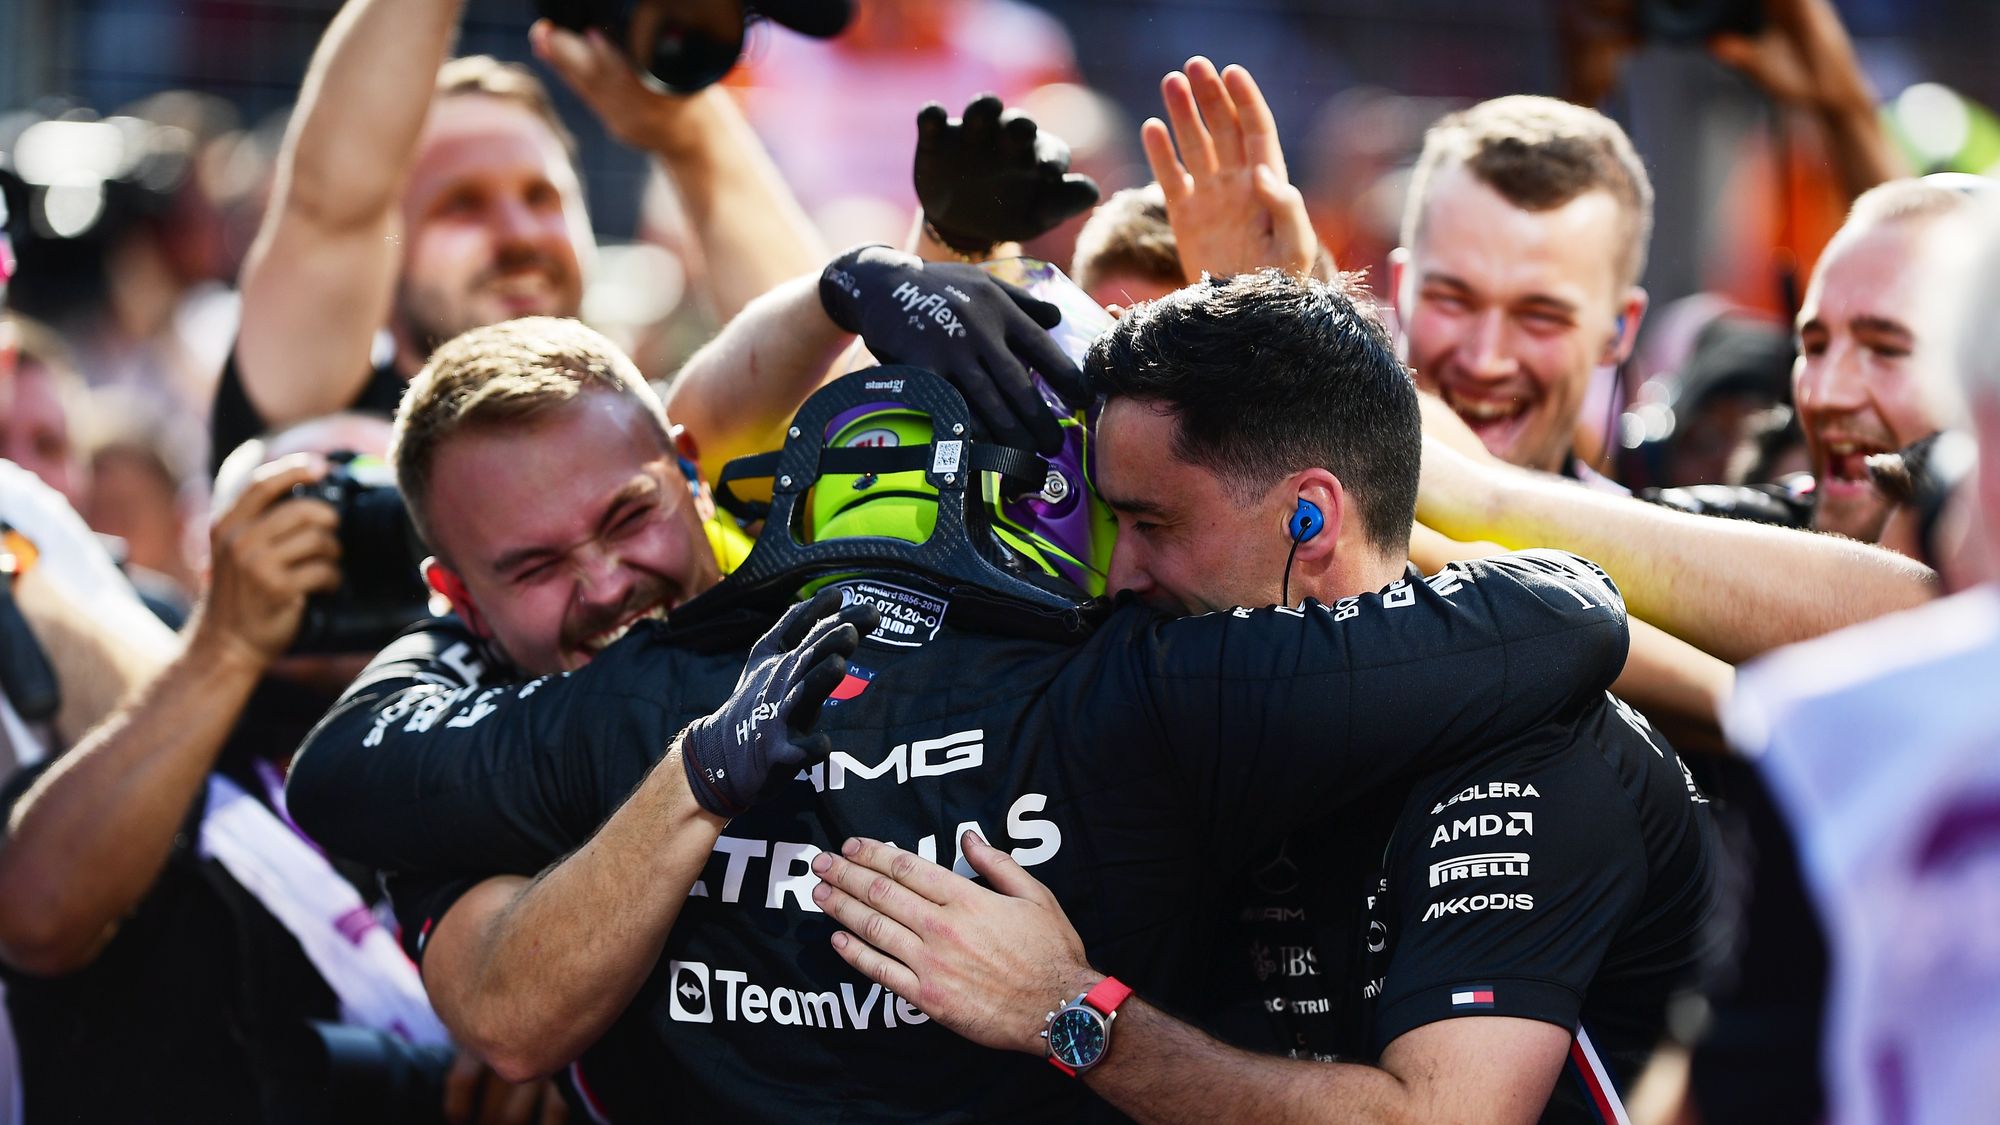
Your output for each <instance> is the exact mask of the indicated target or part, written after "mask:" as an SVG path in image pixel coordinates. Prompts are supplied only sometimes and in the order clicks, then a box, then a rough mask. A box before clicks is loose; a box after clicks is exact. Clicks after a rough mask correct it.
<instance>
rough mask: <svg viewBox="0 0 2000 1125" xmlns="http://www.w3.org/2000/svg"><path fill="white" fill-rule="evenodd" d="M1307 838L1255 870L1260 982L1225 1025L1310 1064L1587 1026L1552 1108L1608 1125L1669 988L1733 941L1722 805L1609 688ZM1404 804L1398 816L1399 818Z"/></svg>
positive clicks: (1254, 958)
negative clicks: (1424, 1029)
mask: <svg viewBox="0 0 2000 1125" xmlns="http://www.w3.org/2000/svg"><path fill="white" fill-rule="evenodd" d="M1538 734H1539V737H1536V738H1521V739H1510V740H1505V741H1501V742H1497V743H1495V744H1493V745H1492V746H1490V747H1488V748H1486V749H1485V750H1484V751H1482V752H1478V753H1474V754H1471V755H1469V756H1468V757H1466V758H1465V759H1464V760H1462V761H1460V762H1457V763H1454V764H1453V765H1452V766H1450V767H1449V768H1447V769H1444V770H1440V771H1437V772H1435V773H1432V774H1429V775H1427V776H1425V777H1423V778H1421V779H1419V780H1418V781H1417V782H1416V783H1415V784H1414V785H1411V786H1409V787H1407V793H1406V796H1405V797H1404V798H1403V800H1402V802H1401V804H1400V807H1399V808H1398V807H1396V806H1387V807H1385V806H1382V805H1377V806H1376V807H1375V808H1374V809H1373V810H1371V811H1370V815H1362V814H1361V810H1356V814H1355V815H1352V816H1350V818H1348V819H1347V821H1346V822H1345V823H1344V824H1343V825H1342V826H1341V829H1342V830H1344V832H1345V835H1342V834H1336V833H1332V832H1308V833H1304V834H1301V835H1300V836H1297V837H1294V838H1293V839H1291V840H1289V841H1287V842H1286V844H1285V845H1284V846H1283V848H1282V849H1281V851H1280V852H1279V853H1277V854H1276V855H1275V856H1273V857H1271V858H1270V859H1269V860H1268V861H1267V862H1264V863H1261V864H1259V865H1256V866H1254V867H1253V869H1252V871H1251V873H1250V876H1249V878H1248V879H1247V880H1246V882H1245V888H1246V889H1245V892H1244V896H1243V905H1242V910H1241V915H1240V916H1241V919H1242V922H1243V927H1242V932H1241V934H1240V935H1239V940H1240V941H1241V942H1242V945H1241V946H1240V948H1242V949H1243V950H1245V951H1246V952H1247V953H1248V957H1247V959H1246V960H1247V962H1248V967H1249V972H1250V974H1251V978H1252V979H1253V980H1254V982H1255V984H1254V985H1253V987H1252V989H1251V991H1250V993H1249V995H1248V996H1247V997H1244V998H1239V999H1238V1000H1237V1001H1236V1002H1235V1003H1234V1004H1233V1005H1231V1009H1232V1010H1242V1009H1246V1008H1247V1009H1255V1010H1259V1011H1261V1012H1262V1013H1263V1015H1264V1023H1263V1025H1262V1026H1257V1025H1255V1024H1250V1025H1247V1028H1246V1025H1245V1024H1244V1023H1241V1022H1237V1021H1235V1020H1232V1021H1231V1023H1230V1024H1229V1025H1227V1029H1226V1031H1225V1033H1226V1034H1231V1037H1232V1038H1237V1039H1238V1041H1239V1042H1243V1043H1244V1044H1245V1045H1247V1046H1257V1045H1260V1043H1259V1039H1260V1036H1259V1033H1260V1032H1261V1033H1263V1034H1262V1039H1263V1042H1264V1043H1268V1044H1269V1045H1271V1046H1273V1047H1275V1048H1276V1049H1278V1050H1282V1051H1286V1052H1288V1053H1290V1054H1292V1055H1293V1056H1294V1057H1301V1058H1320V1059H1326V1058H1334V1057H1342V1058H1350V1059H1357V1058H1358V1059H1363V1060H1373V1059H1376V1058H1378V1057H1379V1056H1380V1053H1381V1051H1382V1050H1383V1049H1384V1048H1386V1047H1387V1046H1388V1044H1389V1043H1390V1042H1391V1041H1393V1040H1394V1039H1395V1038H1396V1037H1397V1036H1400V1035H1402V1034H1404V1033H1406V1032H1409V1031H1412V1030H1414V1029H1416V1028H1418V1027H1421V1026H1423V1025H1425V1024H1428V1023H1433V1022H1436V1021H1438V1020H1442V1019H1451V1018H1455V1017H1459V1016H1486V1015H1497V1016H1517V1017H1522V1018H1527V1019H1537V1020H1542V1021H1544V1022H1548V1023H1554V1024H1557V1025H1559V1026H1562V1027H1564V1028H1566V1029H1569V1030H1572V1031H1575V1030H1578V1029H1579V1028H1580V1029H1581V1031H1582V1033H1583V1035H1582V1038H1584V1039H1587V1040H1588V1042H1589V1045H1590V1046H1591V1047H1592V1048H1593V1049H1594V1057H1592V1054H1591V1053H1586V1052H1584V1051H1582V1050H1578V1051H1576V1052H1573V1053H1572V1056H1571V1059H1570V1062H1569V1065H1568V1066H1566V1068H1565V1071H1566V1073H1565V1076H1564V1077H1563V1078H1562V1079H1561V1080H1559V1081H1558V1083H1557V1086H1556V1089H1555V1093H1554V1097H1553V1098H1552V1099H1551V1101H1550V1104H1549V1108H1548V1112H1547V1113H1546V1114H1545V1117H1544V1119H1545V1120H1552V1121H1597V1120H1600V1116H1599V1110H1598V1107H1597V1106H1596V1104H1595V1095H1594V1093H1593V1091H1592V1089H1591V1086H1590V1084H1591V1083H1606V1082H1608V1083H1609V1086H1610V1089H1609V1091H1608V1092H1607V1091H1603V1090H1599V1091H1596V1092H1597V1093H1606V1094H1607V1096H1616V1095H1617V1093H1618V1092H1619V1091H1621V1090H1623V1091H1629V1089H1630V1087H1631V1084H1632V1083H1633V1081H1634V1080H1635V1079H1636V1078H1637V1076H1638V1073H1639V1071H1640V1069H1642V1068H1643V1066H1644V1064H1645V1061H1646V1059H1647V1057H1648V1056H1649V1055H1650V1053H1651V1051H1652V1049H1653V1048H1654V1046H1655V1045H1656V1044H1657V1043H1658V1042H1659V1041H1660V1040H1661V1039H1662V1038H1663V1037H1664V1035H1665V1024H1666V1020H1667V1015H1668V1001H1669V1000H1670V998H1672V997H1673V996H1674V995H1675V993H1676V992H1678V991H1680V990H1684V989H1687V988H1689V987H1691V986H1692V985H1693V984H1694V983H1695V981H1696V978H1697V976H1698V975H1699V972H1698V971H1699V969H1700V968H1701V967H1702V965H1703V962H1704V960H1705V959H1706V958H1707V957H1709V956H1710V955H1711V954H1710V947H1711V945H1712V944H1713V941H1714V930H1713V927H1712V916H1713V913H1714V910H1715V907H1716V895H1717V872H1716V863H1717V844H1716V840H1715V829H1714V825H1713V822H1712V820H1711V818H1710V816H1709V813H1708V809H1707V804H1708V802H1707V798H1706V797H1704V796H1703V795H1702V794H1701V793H1700V792H1699V791H1698V789H1697V788H1696V787H1695V785H1694V782H1693V780H1692V779H1691V778H1690V777H1689V776H1688V774H1687V772H1686V770H1685V769H1684V768H1683V767H1682V765H1681V762H1680V760H1679V758H1678V757H1677V756H1676V755H1675V754H1674V752H1673V750H1672V749H1671V748H1670V747H1668V746H1667V745H1666V743H1665V741H1664V740H1662V739H1660V738H1659V736H1658V735H1657V734H1655V733H1654V732H1653V731H1652V730H1651V728H1650V726H1649V725H1648V724H1647V722H1646V720H1645V719H1644V717H1642V716H1640V715H1639V714H1638V713H1637V712H1635V711H1633V710H1631V709H1630V708H1629V707H1627V706H1625V705H1624V704H1623V703H1621V702H1619V701H1618V700H1616V699H1614V698H1611V697H1609V696H1607V697H1605V698H1604V700H1603V701H1602V702H1601V704H1600V705H1598V706H1596V707H1593V708H1590V709H1587V710H1586V711H1584V712H1583V713H1582V714H1581V715H1580V717H1579V718H1577V719H1576V720H1575V721H1573V722H1568V723H1562V722H1553V723H1550V724H1548V725H1546V726H1545V727H1543V728H1542V729H1541V730H1540V731H1539V732H1538ZM1385 814H1393V815H1385Z"/></svg>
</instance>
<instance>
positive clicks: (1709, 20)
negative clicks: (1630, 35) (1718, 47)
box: [1634, 0, 1764, 43]
mask: <svg viewBox="0 0 2000 1125" xmlns="http://www.w3.org/2000/svg"><path fill="white" fill-rule="evenodd" d="M1634 7H1635V8H1636V9H1637V11H1636V12H1635V13H1634V15H1635V16H1636V17H1637V19H1638V24H1639V28H1638V30H1639V34H1640V35H1641V36H1642V37H1644V38H1646V39H1651V40H1654V41H1656V42H1661V43H1699V42H1702V41H1703V40H1706V39H1707V38H1708V37H1709V36H1711V35H1722V34H1738V35H1750V34H1753V33H1755V32H1758V31H1761V30H1763V27H1764V0H1637V3H1636V4H1635V5H1634Z"/></svg>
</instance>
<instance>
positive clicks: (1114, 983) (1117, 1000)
mask: <svg viewBox="0 0 2000 1125" xmlns="http://www.w3.org/2000/svg"><path fill="white" fill-rule="evenodd" d="M1130 995H1132V990H1131V989H1129V988H1127V987H1125V986H1124V985H1123V984H1120V983H1119V982H1118V980H1117V979H1116V978H1114V977H1105V978H1104V979H1103V980H1101V981H1098V982H1097V985H1096V987H1094V988H1092V989H1091V990H1090V991H1089V992H1085V993H1083V994H1081V995H1079V996H1078V997H1077V998H1076V999H1074V1000H1071V1001H1069V1002H1068V1003H1066V1004H1064V1005H1063V1006H1062V1007H1061V1008H1059V1009H1057V1010H1055V1011H1053V1012H1050V1013H1049V1026H1048V1029H1047V1030H1045V1031H1043V1032H1042V1038H1044V1039H1046V1040H1048V1041H1049V1065H1050V1066H1053V1067H1055V1068H1056V1069H1057V1070H1060V1071H1062V1072H1063V1073H1064V1074H1067V1075H1069V1076H1070V1077H1072V1078H1074V1077H1076V1076H1077V1075H1079V1074H1082V1073H1083V1072H1084V1071H1086V1070H1089V1069H1090V1068H1091V1067H1093V1066H1096V1065H1097V1064H1098V1063H1100V1062H1102V1061H1104V1055H1105V1052H1107V1051H1109V1050H1110V1049H1111V1021H1112V1020H1115V1019H1117V1018H1118V1005H1120V1004H1123V1003H1124V1002H1125V999H1126V997H1128V996H1130Z"/></svg>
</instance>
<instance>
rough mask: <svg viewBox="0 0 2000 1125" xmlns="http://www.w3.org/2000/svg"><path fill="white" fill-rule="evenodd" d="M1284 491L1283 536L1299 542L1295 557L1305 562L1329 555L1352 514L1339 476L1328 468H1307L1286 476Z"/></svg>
mask: <svg viewBox="0 0 2000 1125" xmlns="http://www.w3.org/2000/svg"><path fill="white" fill-rule="evenodd" d="M1285 494H1286V496H1287V497H1288V500H1287V501H1286V503H1285V504H1284V505H1282V507H1283V511H1284V536H1285V539H1286V540H1287V542H1288V543H1294V544H1296V545H1297V546H1296V549H1295V550H1293V558H1294V559H1295V560H1296V561H1297V562H1300V563H1305V562H1311V561H1313V560H1315V559H1322V558H1327V557H1330V556H1331V555H1332V554H1333V552H1334V548H1335V547H1336V545H1338V543H1339V542H1340V532H1341V528H1342V527H1343V526H1344V525H1343V522H1342V521H1344V520H1345V519H1346V517H1347V516H1348V515H1349V514H1350V513H1348V511H1347V492H1346V490H1345V489H1343V488H1342V487H1341V486H1340V478H1338V477H1336V476H1334V475H1333V474H1332V473H1330V472H1328V471H1327V470H1325V469H1307V470H1305V471H1304V472H1301V473H1295V474H1293V475H1292V476H1291V477H1289V478H1288V479H1287V481H1286V487H1285ZM1289 549H1291V548H1288V550H1289Z"/></svg>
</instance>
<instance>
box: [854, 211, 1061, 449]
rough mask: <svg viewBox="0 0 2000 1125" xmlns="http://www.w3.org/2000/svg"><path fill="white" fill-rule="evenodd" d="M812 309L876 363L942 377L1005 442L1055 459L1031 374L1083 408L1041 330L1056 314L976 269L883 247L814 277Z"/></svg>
mask: <svg viewBox="0 0 2000 1125" xmlns="http://www.w3.org/2000/svg"><path fill="white" fill-rule="evenodd" d="M819 299H820V304H821V305H822V306H824V307H825V309H826V313H827V315H828V316H829V317H831V318H832V319H833V322H834V323H835V324H837V325H839V326H840V327H841V328H844V329H846V330H847V331H849V332H853V333H856V334H858V335H859V336H860V337H861V342H862V343H864V344H866V345H868V350H869V351H870V352H872V353H874V355H875V358H877V359H879V360H881V361H882V362H883V363H907V364H910V365H912V366H914V367H922V368H924V369H926V370H929V371H934V372H936V373H937V374H939V375H942V376H944V378H945V379H946V381H948V382H950V383H951V385H952V386H954V387H957V388H958V391H959V393H960V394H962V395H964V396H965V401H966V403H967V404H968V405H969V406H971V407H972V412H973V418H974V420H975V421H976V422H978V423H979V425H980V426H981V427H982V428H983V429H984V430H985V432H986V433H988V434H989V435H991V436H992V437H993V438H995V439H997V440H998V441H999V442H1000V443H1001V444H1003V445H1011V446H1014V447H1016V448H1019V449H1033V450H1036V451H1038V452H1041V453H1054V452H1055V451H1056V450H1057V449H1059V448H1060V447H1061V446H1062V427H1061V425H1060V424H1059V423H1058V422H1057V421H1056V416H1055V413H1054V412H1053V411H1051V410H1050V409H1049V407H1048V404H1047V403H1045V402H1044V401H1043V400H1042V395H1041V392H1040V391H1039V390H1038V389H1036V387H1035V383H1034V380H1033V379H1032V378H1030V377H1029V370H1030V369H1031V368H1032V369H1033V370H1034V371H1035V372H1036V373H1038V374H1040V375H1041V377H1042V378H1043V379H1044V380H1045V381H1047V383H1048V385H1049V388H1050V389H1051V390H1053V391H1055V393H1056V395H1057V396H1058V397H1060V398H1062V399H1063V400H1064V401H1066V402H1068V403H1070V404H1072V405H1079V404H1081V403H1082V402H1083V401H1084V386H1083V373H1082V372H1080V371H1078V370H1077V368H1076V364H1075V363H1073V362H1071V361H1070V358H1069V356H1067V355H1065V354H1063V350H1062V349H1061V348H1059V347H1057V346H1056V342H1055V340H1054V339H1053V338H1051V337H1050V336H1049V332H1048V330H1049V329H1051V328H1054V327H1055V326H1056V325H1057V324H1060V323H1061V322H1062V310H1061V309H1058V308H1057V307H1056V306H1054V305H1052V304H1049V303H1048V302H1047V301H1042V300H1038V299H1036V298H1034V297H1031V296H1029V295H1028V294H1027V293H1025V292H1023V291H1022V290H1020V289H1018V288H1016V287H1014V286H1012V285H1008V284H1007V283H1006V282H1003V281H999V280H997V279H995V278H994V277H993V276H992V275H990V274H988V273H987V272H986V271H985V270H982V269H980V268H979V267H977V266H969V265H963V264H959V263H952V262H925V261H923V260H922V259H920V258H918V257H917V256H916V255H914V254H904V253H902V252H900V251H896V250H891V249H889V248H888V247H886V246H861V247H857V248H855V249H853V250H849V251H848V252H847V253H845V254H842V255H841V256H840V257H838V258H835V259H834V260H833V262H832V263H831V264H829V265H828V266H827V267H826V272H825V273H823V274H822V275H821V276H820V283H819Z"/></svg>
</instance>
